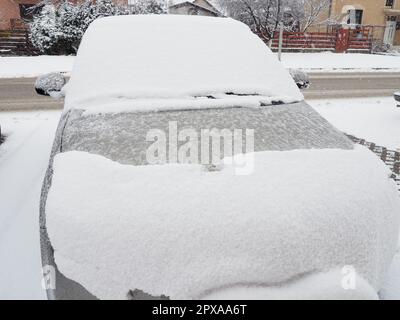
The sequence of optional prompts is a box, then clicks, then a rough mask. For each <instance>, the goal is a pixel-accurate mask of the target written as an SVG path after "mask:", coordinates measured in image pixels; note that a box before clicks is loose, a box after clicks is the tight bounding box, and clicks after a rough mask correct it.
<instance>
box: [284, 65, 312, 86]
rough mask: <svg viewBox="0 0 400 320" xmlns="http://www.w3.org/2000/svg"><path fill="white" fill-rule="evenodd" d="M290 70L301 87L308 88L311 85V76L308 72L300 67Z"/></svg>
mask: <svg viewBox="0 0 400 320" xmlns="http://www.w3.org/2000/svg"><path fill="white" fill-rule="evenodd" d="M289 72H290V75H291V76H292V78H293V80H294V82H296V84H297V86H298V87H299V89H307V88H309V87H310V77H309V76H308V74H307V73H305V72H304V71H302V70H300V69H290V70H289Z"/></svg>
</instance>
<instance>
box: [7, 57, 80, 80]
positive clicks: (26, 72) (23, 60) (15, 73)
mask: <svg viewBox="0 0 400 320" xmlns="http://www.w3.org/2000/svg"><path fill="white" fill-rule="evenodd" d="M74 58H75V57H73V56H68V57H67V56H38V57H0V78H22V77H37V76H39V75H42V74H46V73H49V72H65V73H69V72H70V71H71V70H72V65H73V63H74Z"/></svg>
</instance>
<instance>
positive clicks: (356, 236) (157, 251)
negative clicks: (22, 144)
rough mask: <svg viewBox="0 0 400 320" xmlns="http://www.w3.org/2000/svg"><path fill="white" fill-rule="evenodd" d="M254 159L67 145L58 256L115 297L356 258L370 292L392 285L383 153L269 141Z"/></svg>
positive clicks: (178, 291)
mask: <svg viewBox="0 0 400 320" xmlns="http://www.w3.org/2000/svg"><path fill="white" fill-rule="evenodd" d="M254 166H255V171H254V173H253V174H252V175H248V176H237V175H235V174H234V173H235V169H234V168H233V167H232V166H231V165H227V164H225V165H224V166H223V169H222V170H221V171H216V172H208V171H207V170H204V168H203V167H201V166H199V165H164V166H129V165H121V164H119V163H117V162H113V161H111V160H108V159H106V158H104V157H102V156H99V155H94V154H89V153H85V152H77V151H72V152H66V153H61V154H58V155H57V156H56V157H55V162H54V176H53V181H52V187H51V188H50V192H49V197H48V201H47V207H46V218H47V228H48V232H49V237H50V240H51V242H52V245H53V247H54V249H55V260H56V263H57V265H58V267H59V268H60V270H61V272H63V273H64V274H65V275H66V276H67V277H69V278H71V279H73V280H75V281H78V282H79V283H81V284H82V285H84V286H85V287H86V288H87V289H88V290H89V291H90V292H92V293H93V294H94V295H96V296H97V297H99V298H112V299H115V298H125V297H126V294H127V292H128V290H131V289H132V290H134V289H139V290H142V291H144V292H146V293H149V294H151V295H154V296H159V295H161V294H164V295H167V296H170V297H171V298H172V299H181V298H198V297H201V296H204V295H206V294H208V293H210V291H211V292H212V291H213V290H218V289H220V288H227V287H228V288H229V287H230V286H233V287H234V286H237V285H246V284H248V285H257V284H258V285H266V286H276V285H280V284H283V283H285V282H287V281H290V280H291V279H293V278H296V277H301V275H305V274H310V273H313V272H318V271H321V272H323V271H329V270H333V269H336V268H343V267H344V266H345V265H351V266H353V267H354V268H355V270H356V271H357V273H358V274H359V275H360V276H361V277H362V278H363V279H365V281H366V283H367V284H368V285H365V288H369V289H368V290H367V291H368V292H371V291H372V290H374V291H375V292H377V291H378V290H379V289H380V288H381V285H382V282H383V277H384V276H385V273H386V271H387V269H388V267H389V264H390V262H391V260H392V258H393V255H394V252H395V250H396V246H397V240H398V232H399V222H400V211H399V208H400V198H399V194H398V192H397V190H396V186H395V184H394V182H393V181H392V180H391V179H389V174H390V173H389V170H388V169H387V168H386V167H385V165H384V164H383V163H382V162H381V161H380V160H379V159H378V158H377V157H376V156H375V155H374V154H372V153H371V152H370V151H369V150H367V149H365V148H364V147H361V146H357V147H356V148H355V149H354V150H347V151H345V150H338V149H324V150H296V151H283V152H272V151H270V152H262V153H256V154H255V162H254ZM308 288H310V290H313V288H311V286H308ZM313 293H315V294H316V295H318V294H319V293H320V290H319V289H318V288H317V289H315V291H311V292H308V293H307V295H306V296H307V297H309V298H311V297H315V296H314V295H313ZM366 294H367V293H366Z"/></svg>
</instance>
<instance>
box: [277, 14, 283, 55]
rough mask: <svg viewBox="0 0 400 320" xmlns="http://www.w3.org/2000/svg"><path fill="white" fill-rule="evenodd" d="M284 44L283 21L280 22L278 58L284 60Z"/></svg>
mask: <svg viewBox="0 0 400 320" xmlns="http://www.w3.org/2000/svg"><path fill="white" fill-rule="evenodd" d="M282 45H283V22H280V24H279V47H278V60H279V61H282Z"/></svg>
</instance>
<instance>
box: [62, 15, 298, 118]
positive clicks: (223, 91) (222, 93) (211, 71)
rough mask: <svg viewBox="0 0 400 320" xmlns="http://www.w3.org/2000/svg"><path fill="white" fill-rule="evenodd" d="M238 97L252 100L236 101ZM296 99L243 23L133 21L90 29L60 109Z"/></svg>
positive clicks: (285, 76)
mask: <svg viewBox="0 0 400 320" xmlns="http://www.w3.org/2000/svg"><path fill="white" fill-rule="evenodd" d="M243 95H250V96H253V97H254V96H255V97H256V98H255V99H252V100H251V101H248V100H246V101H243ZM235 96H236V97H242V101H239V102H237V100H235V99H233V97H235ZM210 97H213V98H217V99H218V100H219V101H217V102H216V101H212V99H208V98H210ZM301 100H303V95H302V94H301V93H300V91H299V90H298V88H297V87H296V85H295V83H294V82H293V80H292V79H291V77H290V75H289V73H288V72H287V71H286V70H285V69H284V67H283V66H282V65H281V64H280V63H279V62H278V60H277V57H276V55H275V54H273V53H272V52H271V50H270V49H269V48H268V47H267V46H266V45H265V44H264V43H263V42H262V41H261V40H260V39H259V38H258V37H257V36H256V35H255V34H253V33H252V32H251V31H250V30H249V28H248V27H247V26H246V25H245V24H243V23H240V22H237V21H235V20H232V19H228V18H220V19H218V18H210V17H193V16H190V17H189V16H172V15H165V16H151V15H150V16H140V15H139V16H123V17H107V18H103V19H99V20H97V21H95V22H94V23H92V24H91V26H90V27H89V29H88V30H87V32H86V33H85V35H84V37H83V41H82V43H81V46H80V47H79V52H78V55H77V58H76V61H75V65H74V68H73V71H72V76H71V80H70V82H69V84H68V90H67V95H66V101H65V108H66V109H71V108H77V109H86V110H92V111H93V110H94V111H111V112H117V111H124V110H126V109H128V110H132V109H137V108H144V106H145V107H147V108H151V109H157V108H158V109H163V108H164V109H169V108H202V107H205V108H207V107H210V103H211V104H213V106H215V105H216V104H217V103H218V104H219V107H223V106H227V107H232V106H238V104H242V105H243V104H246V103H247V105H249V104H251V105H253V106H254V105H256V106H259V105H260V104H272V103H273V102H285V103H290V102H296V101H301Z"/></svg>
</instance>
